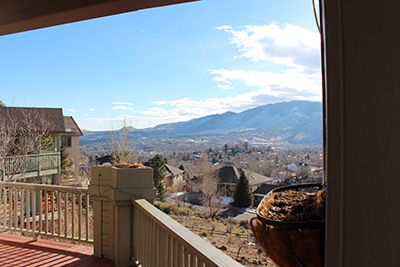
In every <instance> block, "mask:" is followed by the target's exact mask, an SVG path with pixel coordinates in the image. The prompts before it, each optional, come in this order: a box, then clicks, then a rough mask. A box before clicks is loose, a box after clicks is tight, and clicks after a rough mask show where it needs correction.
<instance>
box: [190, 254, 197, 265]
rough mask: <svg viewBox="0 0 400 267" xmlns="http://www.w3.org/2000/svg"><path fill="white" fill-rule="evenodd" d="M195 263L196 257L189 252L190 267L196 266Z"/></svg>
mask: <svg viewBox="0 0 400 267" xmlns="http://www.w3.org/2000/svg"><path fill="white" fill-rule="evenodd" d="M196 263H197V257H196V256H195V255H193V254H192V253H191V254H190V267H196V266H197V264H196Z"/></svg>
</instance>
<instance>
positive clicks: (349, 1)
mask: <svg viewBox="0 0 400 267" xmlns="http://www.w3.org/2000/svg"><path fill="white" fill-rule="evenodd" d="M324 14H325V21H326V30H327V31H326V34H325V41H326V54H325V55H326V59H327V60H326V63H327V68H326V74H327V76H326V85H327V86H326V89H327V91H326V92H325V107H326V109H325V116H326V118H327V121H326V122H327V124H326V128H325V130H326V131H325V137H326V138H327V144H326V146H325V160H326V162H325V175H326V178H327V184H328V195H327V197H328V211H327V250H326V251H327V254H326V256H327V257H326V262H327V266H334V267H336V266H400V179H399V175H398V167H397V166H398V165H399V162H400V134H399V133H400V110H399V103H400V50H399V47H400V34H399V31H400V30H399V29H400V15H399V14H400V1H398V0H386V1H376V0H363V1H355V0H325V13H324Z"/></svg>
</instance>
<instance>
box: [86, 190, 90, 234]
mask: <svg viewBox="0 0 400 267" xmlns="http://www.w3.org/2000/svg"><path fill="white" fill-rule="evenodd" d="M85 200H86V241H89V238H90V236H89V234H90V229H89V212H90V209H89V195H88V194H86V195H85Z"/></svg>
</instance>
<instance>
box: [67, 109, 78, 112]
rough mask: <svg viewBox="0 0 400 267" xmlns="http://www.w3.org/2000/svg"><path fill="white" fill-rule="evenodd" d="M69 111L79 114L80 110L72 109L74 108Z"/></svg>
mask: <svg viewBox="0 0 400 267" xmlns="http://www.w3.org/2000/svg"><path fill="white" fill-rule="evenodd" d="M68 111H70V112H79V110H76V109H72V108H70V109H68Z"/></svg>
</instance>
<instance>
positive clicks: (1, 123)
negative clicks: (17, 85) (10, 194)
mask: <svg viewBox="0 0 400 267" xmlns="http://www.w3.org/2000/svg"><path fill="white" fill-rule="evenodd" d="M46 115H47V114H46V112H43V109H42V110H41V109H35V108H15V107H14V108H7V107H0V173H1V179H2V180H4V179H7V180H13V178H14V176H15V175H16V174H24V173H26V171H27V170H28V169H29V168H31V167H32V165H35V164H38V163H37V159H34V158H30V157H28V156H27V155H30V154H40V153H41V151H44V150H46V151H53V152H54V151H55V150H54V149H55V145H54V136H52V135H50V133H51V132H52V131H53V129H54V128H56V127H57V125H54V124H53V123H52V122H51V121H49V120H48V118H47V116H46ZM61 119H62V113H61ZM63 123H64V122H62V125H64V124H63ZM20 176H21V175H20Z"/></svg>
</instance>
